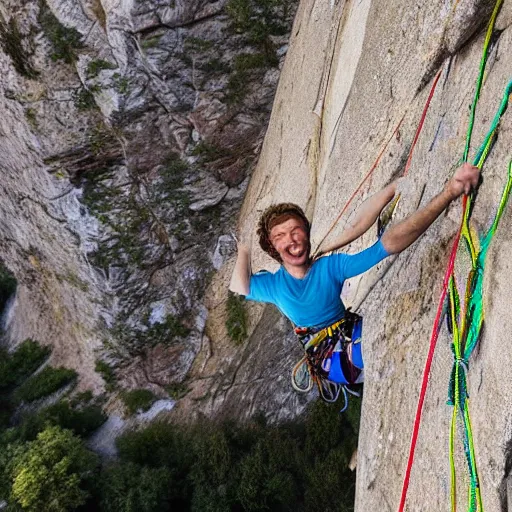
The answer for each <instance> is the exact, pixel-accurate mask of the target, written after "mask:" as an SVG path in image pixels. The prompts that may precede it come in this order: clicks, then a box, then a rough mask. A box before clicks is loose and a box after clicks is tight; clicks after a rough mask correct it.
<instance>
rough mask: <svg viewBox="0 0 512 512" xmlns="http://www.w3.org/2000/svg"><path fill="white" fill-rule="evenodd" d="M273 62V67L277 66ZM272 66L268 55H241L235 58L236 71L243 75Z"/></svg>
mask: <svg viewBox="0 0 512 512" xmlns="http://www.w3.org/2000/svg"><path fill="white" fill-rule="evenodd" d="M278 63H279V62H277V63H275V62H274V61H272V65H277V64H278ZM269 65H270V62H269V61H268V58H267V55H265V54H264V53H241V54H240V55H237V56H236V57H235V71H238V72H239V73H243V72H244V71H249V70H251V69H258V68H265V67H268V66H269Z"/></svg>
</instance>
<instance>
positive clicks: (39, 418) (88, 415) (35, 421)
mask: <svg viewBox="0 0 512 512" xmlns="http://www.w3.org/2000/svg"><path fill="white" fill-rule="evenodd" d="M105 421H107V416H106V415H105V413H104V412H103V410H102V408H101V407H100V406H99V405H97V404H90V405H83V406H77V405H72V404H71V402H70V401H68V400H62V401H60V402H57V403H56V404H53V405H50V406H49V407H45V408H44V409H41V410H40V411H39V412H37V413H35V414H32V415H30V416H28V417H27V418H25V419H24V421H23V422H22V424H21V426H20V428H19V431H20V439H22V440H23V441H31V440H33V439H35V437H36V436H37V434H38V433H39V432H41V431H43V430H44V429H45V428H46V427H47V426H59V427H62V428H65V429H68V430H71V431H72V432H73V433H74V434H76V435H77V436H80V437H87V436H89V435H90V434H92V433H93V432H94V431H95V430H97V429H98V428H99V427H101V425H103V423H105Z"/></svg>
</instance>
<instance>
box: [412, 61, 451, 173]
mask: <svg viewBox="0 0 512 512" xmlns="http://www.w3.org/2000/svg"><path fill="white" fill-rule="evenodd" d="M442 71H443V68H441V69H440V70H439V71H438V72H437V75H436V78H435V80H434V83H433V84H432V87H431V88H430V93H429V95H428V98H427V102H426V103H425V106H424V107H423V113H422V114H421V119H420V124H419V125H418V128H417V129H416V133H415V135H414V139H413V141H412V145H411V149H410V150H409V157H408V158H407V163H406V164H405V169H404V174H403V175H404V176H407V173H408V172H409V168H410V167H411V162H412V154H413V151H414V148H415V147H416V143H417V142H418V138H419V136H420V133H421V130H422V129H423V123H424V122H425V118H426V117H427V112H428V108H429V107H430V102H431V101H432V97H433V96H434V92H435V90H436V87H437V82H439V79H440V78H441V73H442Z"/></svg>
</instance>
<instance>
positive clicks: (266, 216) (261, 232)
mask: <svg viewBox="0 0 512 512" xmlns="http://www.w3.org/2000/svg"><path fill="white" fill-rule="evenodd" d="M291 218H296V219H299V220H300V221H302V222H303V223H304V227H305V228H306V233H307V235H308V239H309V234H310V231H311V225H310V223H309V220H308V219H307V217H306V215H305V213H304V212H303V211H302V208H301V207H300V206H297V205H296V204H293V203H279V204H275V205H273V206H269V207H268V208H267V209H266V210H265V211H264V212H263V214H262V216H261V217H260V221H259V222H258V230H257V232H256V233H257V234H258V237H259V242H260V247H261V248H262V249H263V250H264V251H265V252H266V253H267V254H268V255H269V256H270V257H271V258H274V259H275V260H276V261H278V262H279V263H282V262H283V260H282V259H281V256H279V253H278V252H277V251H276V248H275V247H274V246H273V245H272V242H271V241H270V232H271V231H272V228H273V227H274V226H277V225H278V224H282V223H283V222H286V221H287V220H289V219H291ZM310 249H311V246H308V252H309V250H310Z"/></svg>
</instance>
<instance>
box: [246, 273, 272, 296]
mask: <svg viewBox="0 0 512 512" xmlns="http://www.w3.org/2000/svg"><path fill="white" fill-rule="evenodd" d="M274 288H275V286H274V274H272V273H271V272H267V271H265V270H263V271H261V272H258V273H257V274H253V275H252V276H251V281H250V285H249V295H247V296H246V297H245V298H246V299H247V300H255V301H257V302H271V303H274V296H275V294H274Z"/></svg>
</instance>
